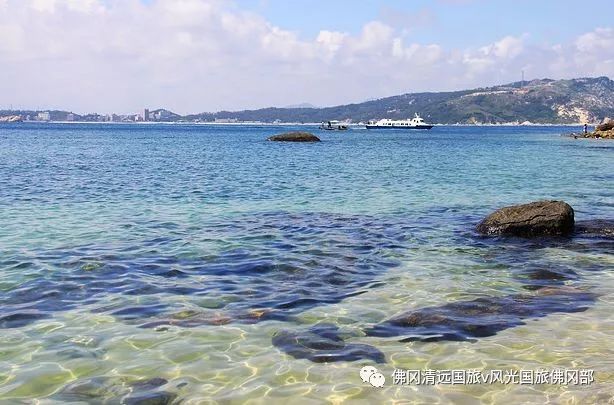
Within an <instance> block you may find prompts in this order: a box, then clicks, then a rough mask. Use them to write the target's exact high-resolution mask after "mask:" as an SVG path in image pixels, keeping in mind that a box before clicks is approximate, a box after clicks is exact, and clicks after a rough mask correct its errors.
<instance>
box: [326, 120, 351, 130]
mask: <svg viewBox="0 0 614 405" xmlns="http://www.w3.org/2000/svg"><path fill="white" fill-rule="evenodd" d="M320 129H324V130H326V131H345V130H347V129H348V126H347V124H345V123H343V122H340V121H326V122H323V123H322V124H320Z"/></svg>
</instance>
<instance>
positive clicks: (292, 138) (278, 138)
mask: <svg viewBox="0 0 614 405" xmlns="http://www.w3.org/2000/svg"><path fill="white" fill-rule="evenodd" d="M267 140H269V141H275V142H320V138H318V137H317V136H315V135H314V134H310V133H309V132H301V131H295V132H285V133H283V134H279V135H273V136H270V137H268V138H267Z"/></svg>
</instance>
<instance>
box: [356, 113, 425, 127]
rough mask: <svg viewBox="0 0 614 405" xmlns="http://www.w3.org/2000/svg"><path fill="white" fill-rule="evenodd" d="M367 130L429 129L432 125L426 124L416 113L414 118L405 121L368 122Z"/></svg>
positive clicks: (386, 119)
mask: <svg viewBox="0 0 614 405" xmlns="http://www.w3.org/2000/svg"><path fill="white" fill-rule="evenodd" d="M366 126H367V129H431V128H433V126H432V125H430V124H427V123H426V122H424V120H423V119H422V118H421V117H420V116H419V115H418V114H417V113H416V115H415V116H414V118H412V119H409V118H408V119H405V120H391V119H388V118H384V119H381V120H379V121H369V122H368V123H367V125H366Z"/></svg>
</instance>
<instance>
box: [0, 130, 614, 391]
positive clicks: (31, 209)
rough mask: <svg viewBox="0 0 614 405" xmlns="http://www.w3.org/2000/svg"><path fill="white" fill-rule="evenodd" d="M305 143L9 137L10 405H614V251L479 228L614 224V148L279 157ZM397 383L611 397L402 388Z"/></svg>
mask: <svg viewBox="0 0 614 405" xmlns="http://www.w3.org/2000/svg"><path fill="white" fill-rule="evenodd" d="M288 129H294V128H292V127H279V126H275V127H263V126H253V127H249V126H230V125H229V126H205V125H192V126H190V125H85V124H71V125H68V124H47V125H43V124H20V125H3V126H0V145H1V148H0V332H1V333H0V401H7V402H18V401H23V402H25V403H28V401H31V400H33V399H40V400H41V401H42V402H43V403H45V402H47V403H60V402H71V401H73V402H78V401H82V402H87V403H101V402H105V401H106V402H107V403H117V402H119V401H124V402H127V403H130V402H131V401H132V402H134V403H138V400H142V399H144V398H149V399H156V400H158V401H160V402H161V403H164V402H167V403H171V402H173V401H175V402H182V403H215V402H218V403H244V402H246V401H253V402H254V403H263V402H271V401H273V402H281V401H288V400H292V401H296V402H297V403H318V402H322V401H327V402H330V403H342V402H345V401H356V402H360V401H363V402H365V403H367V402H369V403H377V402H404V401H406V402H410V403H411V402H414V403H476V402H478V403H479V402H483V403H520V402H522V403H544V402H545V401H552V402H556V403H607V401H609V400H611V399H612V394H613V392H614V346H613V345H612V344H611V342H612V340H613V339H614V316H613V315H612V313H613V311H614V284H613V281H614V275H613V273H612V268H613V267H614V255H613V254H612V252H613V251H614V249H613V248H614V242H613V241H612V239H611V238H608V237H606V236H599V235H588V234H587V235H576V236H574V237H573V238H560V239H553V240H541V239H538V240H530V241H527V240H518V239H500V238H496V239H488V238H482V237H480V236H478V235H476V234H475V233H474V231H473V229H474V226H475V225H476V224H477V223H478V222H479V221H480V219H481V218H483V217H484V216H485V215H486V214H488V213H489V212H491V211H492V210H494V209H496V208H498V207H501V206H505V205H510V204H515V203H522V202H528V201H533V200H538V199H561V200H565V201H567V202H568V203H569V204H571V205H572V206H573V207H574V209H575V215H576V220H577V221H592V220H597V219H609V220H612V219H614V143H612V142H607V141H599V140H574V139H573V138H569V137H562V136H560V135H561V134H563V133H567V132H571V131H573V130H576V131H578V130H579V129H577V128H562V127H436V128H434V129H433V130H431V131H427V132H409V133H407V132H402V131H399V132H391V131H381V132H378V131H366V130H350V131H347V132H317V135H318V136H320V137H321V138H322V140H323V142H321V143H317V144H293V143H290V144H287V143H273V142H267V141H266V140H265V139H266V137H267V136H269V135H272V134H275V133H279V132H282V131H285V130H288ZM301 129H304V128H301ZM308 129H309V128H308ZM312 130H313V131H317V130H316V129H315V128H312ZM412 311H413V313H414V316H413V318H411V319H412V320H411V321H408V322H405V323H403V324H402V325H400V326H399V324H398V322H397V323H396V324H395V323H394V322H392V323H391V322H390V320H394V319H398V318H399V316H401V317H402V316H403V314H406V313H408V312H412ZM415 314H418V315H415ZM365 365H372V366H375V367H378V369H379V370H381V371H382V374H384V375H385V376H386V378H387V383H386V385H385V387H383V388H373V387H371V386H370V385H369V384H365V383H363V382H362V381H361V380H360V377H359V373H358V372H359V370H360V368H361V367H363V366H365ZM395 368H401V369H422V370H424V369H438V370H445V369H480V370H492V369H505V370H508V369H515V370H521V369H526V370H537V369H548V370H551V369H558V368H561V369H592V370H594V371H595V382H594V383H593V384H591V385H588V386H576V385H568V386H561V385H555V384H542V385H521V384H473V385H445V384H440V385H431V386H416V385H409V386H398V385H393V384H392V379H391V377H390V375H391V374H392V372H393V370H394V369H395ZM54 401H55V402H54Z"/></svg>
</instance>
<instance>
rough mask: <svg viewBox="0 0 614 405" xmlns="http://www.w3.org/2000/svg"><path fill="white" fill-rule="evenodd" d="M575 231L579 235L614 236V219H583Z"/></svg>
mask: <svg viewBox="0 0 614 405" xmlns="http://www.w3.org/2000/svg"><path fill="white" fill-rule="evenodd" d="M575 233H576V234H577V235H585V236H595V237H604V238H613V237H614V220H607V219H595V220H591V221H581V222H578V223H577V224H576V227H575Z"/></svg>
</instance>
